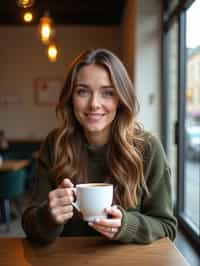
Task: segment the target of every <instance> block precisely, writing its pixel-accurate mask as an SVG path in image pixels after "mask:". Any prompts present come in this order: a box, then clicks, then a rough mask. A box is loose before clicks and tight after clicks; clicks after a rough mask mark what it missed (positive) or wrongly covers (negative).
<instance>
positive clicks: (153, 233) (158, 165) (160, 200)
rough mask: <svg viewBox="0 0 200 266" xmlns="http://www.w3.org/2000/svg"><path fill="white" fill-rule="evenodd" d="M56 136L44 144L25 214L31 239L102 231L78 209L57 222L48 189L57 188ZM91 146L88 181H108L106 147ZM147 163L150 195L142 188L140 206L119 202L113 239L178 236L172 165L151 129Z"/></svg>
mask: <svg viewBox="0 0 200 266" xmlns="http://www.w3.org/2000/svg"><path fill="white" fill-rule="evenodd" d="M53 136H54V134H53V133H50V134H49V136H48V137H47V138H46V140H45V142H44V143H43V145H42V149H41V153H40V158H39V160H38V163H37V169H36V173H35V184H34V192H33V197H32V202H31V204H30V206H29V207H28V208H27V209H26V210H25V212H24V214H23V216H22V226H23V229H24V231H25V233H26V234H27V236H28V237H29V238H30V239H32V240H35V241H40V242H44V243H48V242H51V241H53V240H55V239H56V238H57V237H58V236H89V235H98V234H99V233H97V232H96V231H95V230H94V229H92V228H91V227H90V226H88V224H87V222H84V221H83V220H82V219H81V215H80V214H79V213H78V212H77V211H76V210H74V215H73V217H72V218H71V219H69V220H68V221H67V222H66V223H65V224H63V225H58V224H55V222H54V221H53V219H52V217H51V215H50V213H49V210H48V205H47V199H48V193H49V192H50V191H51V190H53V189H55V188H56V184H55V183H54V182H53V179H52V178H50V173H49V169H50V167H51V166H52V162H53V152H52V150H53V144H54V137H53ZM87 150H88V160H89V167H88V168H89V169H88V176H89V180H88V181H89V182H103V181H105V177H106V176H107V175H108V168H107V166H106V163H105V156H104V155H105V150H106V147H105V146H104V147H102V148H99V149H98V150H97V149H93V148H91V147H88V148H87ZM77 159H78V158H77ZM122 160H123V158H122ZM80 163H81V162H80ZM143 166H144V175H145V180H146V184H147V187H148V189H149V192H150V195H147V193H146V192H145V191H143V190H141V191H140V192H139V193H138V204H137V206H136V208H129V209H127V210H125V209H124V208H122V207H120V206H119V208H120V210H121V211H122V213H123V218H122V226H121V228H120V230H119V232H118V233H117V235H116V236H115V237H114V239H113V240H115V241H116V240H118V241H120V242H123V243H131V242H133V243H150V242H152V241H154V240H156V239H158V238H161V237H169V238H170V239H171V240H174V239H175V236H176V219H175V217H174V216H173V211H172V210H173V207H172V199H171V184H170V169H169V166H168V163H167V160H166V156H165V153H164V150H163V148H162V146H161V144H160V141H159V140H158V138H157V137H155V136H153V135H151V134H149V133H145V153H144V159H143ZM68 178H70V177H68ZM94 178H95V179H94ZM72 182H73V181H72Z"/></svg>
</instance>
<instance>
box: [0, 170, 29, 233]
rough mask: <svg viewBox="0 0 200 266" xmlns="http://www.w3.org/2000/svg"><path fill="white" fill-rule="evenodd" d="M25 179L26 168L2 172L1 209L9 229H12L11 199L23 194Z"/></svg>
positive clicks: (0, 178)
mask: <svg viewBox="0 0 200 266" xmlns="http://www.w3.org/2000/svg"><path fill="white" fill-rule="evenodd" d="M25 180H26V169H19V170H17V171H6V172H0V211H1V217H2V219H3V221H4V222H5V223H6V226H7V230H9V229H10V214H11V213H10V200H12V199H16V198H19V197H20V196H21V195H23V193H24V191H25Z"/></svg>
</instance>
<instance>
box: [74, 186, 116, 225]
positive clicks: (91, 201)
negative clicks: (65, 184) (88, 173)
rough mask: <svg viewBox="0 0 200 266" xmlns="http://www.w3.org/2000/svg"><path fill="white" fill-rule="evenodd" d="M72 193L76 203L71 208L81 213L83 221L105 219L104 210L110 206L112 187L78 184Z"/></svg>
mask: <svg viewBox="0 0 200 266" xmlns="http://www.w3.org/2000/svg"><path fill="white" fill-rule="evenodd" d="M73 191H74V193H75V195H76V202H73V203H72V204H73V206H74V207H75V208H76V209H77V210H78V211H80V212H81V213H82V215H83V220H85V221H88V222H91V221H94V220H95V219H97V218H106V213H105V212H104V209H105V208H108V207H110V206H111V205H112V200H113V185H112V184H108V183H88V184H79V185H77V186H76V187H75V188H73Z"/></svg>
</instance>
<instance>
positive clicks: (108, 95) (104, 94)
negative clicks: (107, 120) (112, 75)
mask: <svg viewBox="0 0 200 266" xmlns="http://www.w3.org/2000/svg"><path fill="white" fill-rule="evenodd" d="M113 95H114V92H113V91H112V90H107V91H103V96H105V97H112V96H113Z"/></svg>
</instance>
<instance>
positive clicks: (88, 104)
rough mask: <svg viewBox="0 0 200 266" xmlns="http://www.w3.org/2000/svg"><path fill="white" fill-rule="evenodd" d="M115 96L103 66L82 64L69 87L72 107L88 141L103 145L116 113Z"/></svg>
mask: <svg viewBox="0 0 200 266" xmlns="http://www.w3.org/2000/svg"><path fill="white" fill-rule="evenodd" d="M118 104H119V98H118V96H117V95H116V91H115V88H114V87H113V84H112V82H111V80H110V77H109V74H108V72H107V70H106V69H105V68H104V67H101V66H99V65H89V66H84V67H82V68H81V69H80V71H79V73H78V75H77V78H76V81H75V85H74V89H73V110H74V114H75V117H76V119H77V120H78V121H79V123H80V124H81V126H82V127H83V130H84V132H85V135H86V137H87V138H88V140H89V142H91V143H93V144H105V143H106V142H107V141H108V138H109V134H110V130H111V124H112V122H113V120H114V118H115V116H116V112H117V107H118Z"/></svg>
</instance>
